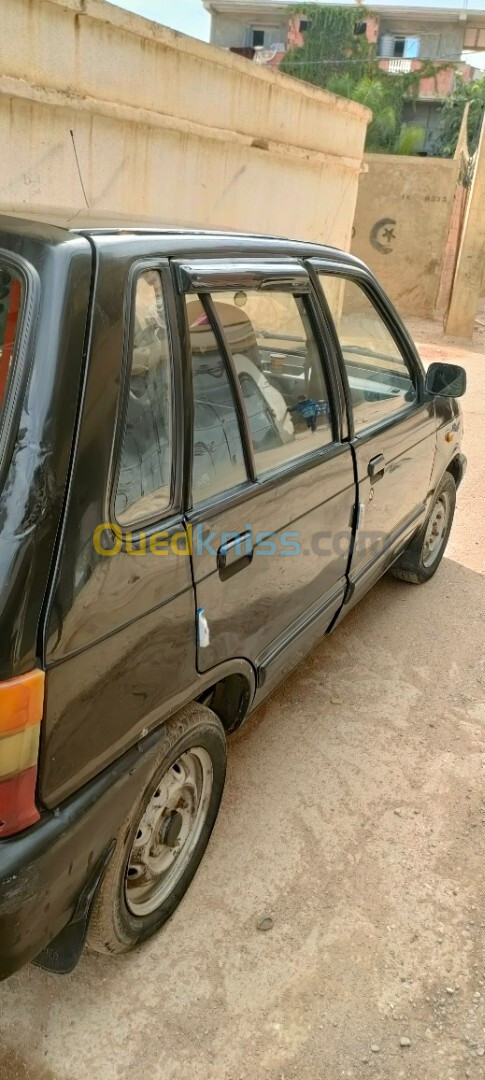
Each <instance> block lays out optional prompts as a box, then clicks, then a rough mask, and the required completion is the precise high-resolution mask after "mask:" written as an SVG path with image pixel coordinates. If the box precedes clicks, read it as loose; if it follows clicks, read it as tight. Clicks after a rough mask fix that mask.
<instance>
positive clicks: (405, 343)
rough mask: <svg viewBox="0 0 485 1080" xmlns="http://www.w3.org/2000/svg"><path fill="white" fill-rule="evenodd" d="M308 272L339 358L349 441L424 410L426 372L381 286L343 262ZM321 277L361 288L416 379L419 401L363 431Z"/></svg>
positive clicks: (315, 264)
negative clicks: (358, 424) (358, 427)
mask: <svg viewBox="0 0 485 1080" xmlns="http://www.w3.org/2000/svg"><path fill="white" fill-rule="evenodd" d="M308 268H309V271H310V275H311V278H312V281H313V284H314V287H315V289H316V290H317V291H318V295H319V298H320V302H321V305H322V308H323V312H324V317H325V322H326V325H327V327H328V329H329V332H330V334H331V336H332V340H333V342H334V345H335V349H336V355H337V359H338V364H339V369H340V377H341V380H342V384H343V387H344V393H345V400H346V403H347V416H348V425H349V431H350V437H351V439H352V440H354V439H355V440H359V441H360V442H364V441H366V440H367V439H368V438H372V436H373V435H374V434H376V433H378V432H380V431H381V430H385V429H386V428H388V427H391V426H392V425H393V424H395V423H398V422H399V421H400V420H403V419H406V418H407V417H408V416H410V415H412V413H414V412H416V411H417V410H418V409H420V408H421V406H422V405H423V402H424V401H425V373H424V368H423V365H422V363H421V360H420V358H419V354H418V352H417V349H416V346H415V344H414V342H413V340H412V338H411V336H410V335H409V333H408V331H407V330H406V327H405V326H404V324H403V322H402V320H401V319H400V317H399V315H398V313H397V311H396V309H395V308H394V307H393V305H392V303H391V301H390V300H389V297H388V296H387V295H386V293H385V292H384V291H383V289H381V287H380V285H379V282H378V281H377V279H376V278H374V277H373V275H372V274H371V273H370V272H369V271H368V270H367V268H366V267H364V266H362V267H361V266H352V265H349V264H348V263H344V262H338V261H336V262H330V261H329V260H325V259H312V260H311V261H309V262H308ZM321 275H327V276H328V277H341V278H345V280H347V281H353V282H354V283H355V284H356V285H357V286H358V287H360V288H361V289H362V291H363V292H364V293H365V295H366V296H367V298H368V299H369V301H370V303H371V304H372V305H373V307H374V308H375V309H376V311H377V313H378V314H379V315H380V317H381V319H382V321H383V322H384V325H385V326H386V328H387V330H388V331H389V333H390V334H391V337H392V338H393V340H394V341H395V343H396V346H397V348H398V349H399V352H400V354H401V356H402V359H403V361H404V362H405V364H406V366H407V367H408V370H409V371H410V376H411V377H413V376H414V379H413V381H414V385H415V389H416V398H415V400H414V401H412V402H409V404H405V405H404V407H403V408H401V409H398V410H396V411H395V412H393V413H391V414H389V415H388V416H385V417H383V418H382V419H381V420H377V421H376V422H375V423H373V424H369V425H368V426H367V427H365V428H362V430H361V431H356V430H355V424H354V410H353V403H352V395H351V389H350V384H349V379H348V374H347V367H346V363H345V359H344V355H343V352H342V346H341V344H340V338H339V335H338V331H337V327H336V326H335V322H334V319H333V316H332V313H331V311H330V307H329V305H328V301H327V298H326V295H325V292H324V289H323V286H322V283H321V281H320V276H321Z"/></svg>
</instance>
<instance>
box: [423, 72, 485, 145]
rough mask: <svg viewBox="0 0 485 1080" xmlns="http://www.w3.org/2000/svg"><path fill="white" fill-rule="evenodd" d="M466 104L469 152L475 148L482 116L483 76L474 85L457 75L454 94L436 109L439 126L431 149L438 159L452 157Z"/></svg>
mask: <svg viewBox="0 0 485 1080" xmlns="http://www.w3.org/2000/svg"><path fill="white" fill-rule="evenodd" d="M467 102H470V111H469V113H468V149H469V150H470V153H473V152H474V150H476V148H477V145H478V139H479V137H480V129H481V126H482V120H483V116H484V114H485V76H484V77H483V78H481V79H477V81H476V82H471V83H466V82H465V81H464V80H463V79H462V77H461V75H457V79H456V86H455V91H454V93H453V94H452V95H451V97H449V98H448V99H447V100H446V101H445V103H444V104H443V105H442V107H441V110H440V123H439V127H438V131H437V135H436V140H435V143H434V146H433V150H434V153H435V154H437V156H438V157H453V155H454V153H455V150H456V144H457V141H458V135H459V134H460V127H461V122H462V120H463V113H464V111H465V106H466V104H467Z"/></svg>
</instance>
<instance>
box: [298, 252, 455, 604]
mask: <svg viewBox="0 0 485 1080" xmlns="http://www.w3.org/2000/svg"><path fill="white" fill-rule="evenodd" d="M313 266H314V270H315V271H316V273H317V275H318V280H319V283H320V287H321V289H322V290H323V293H324V295H325V299H326V302H327V304H328V312H329V317H330V318H331V320H332V323H333V328H334V333H335V337H336V340H337V342H338V346H339V352H340V362H341V370H342V376H343V379H344V383H345V387H346V393H347V401H348V409H349V425H350V430H351V436H352V439H351V441H352V447H353V450H354V453H355V461H356V468H357V477H358V486H359V490H358V504H359V513H358V517H357V524H358V531H357V535H356V540H355V547H354V551H353V556H352V562H351V567H350V589H349V594H348V597H347V599H348V602H349V603H354V602H355V601H357V600H358V599H359V597H360V596H361V595H363V593H364V592H366V590H367V589H368V588H369V586H370V585H371V584H372V583H373V581H375V580H377V578H378V577H379V576H380V575H381V574H382V573H384V571H385V569H386V568H387V566H389V565H390V564H391V563H392V562H393V561H394V560H395V558H396V556H397V554H398V553H399V552H400V551H401V550H402V549H403V548H404V547H405V546H406V543H407V542H408V541H409V539H410V538H411V537H412V535H413V533H414V532H416V529H417V528H418V527H419V525H420V523H421V522H422V521H423V519H424V517H425V514H426V505H427V500H428V497H429V488H430V482H431V472H432V466H433V460H434V455H435V447H436V431H435V427H436V424H435V417H434V407H433V403H432V402H431V403H430V402H429V400H426V395H425V391H424V372H423V369H422V366H421V363H420V361H419V357H418V355H417V352H416V349H415V347H414V345H413V342H412V341H411V339H410V338H409V336H408V334H407V332H406V331H405V329H404V327H403V325H402V323H401V321H400V320H399V318H398V316H397V315H396V313H395V312H394V310H393V308H392V306H391V305H390V303H389V301H387V298H386V297H385V296H384V294H383V293H382V291H381V290H380V289H379V287H378V285H377V282H376V281H375V280H374V279H373V278H372V276H371V275H370V274H369V273H367V272H366V271H365V270H364V269H363V268H362V269H361V268H357V267H349V266H348V265H342V266H338V265H335V264H332V265H329V264H325V263H324V262H317V261H315V262H314V263H313Z"/></svg>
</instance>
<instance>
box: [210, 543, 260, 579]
mask: <svg viewBox="0 0 485 1080" xmlns="http://www.w3.org/2000/svg"><path fill="white" fill-rule="evenodd" d="M252 559H253V538H252V535H251V533H250V532H246V533H241V534H240V535H239V536H234V537H232V539H231V540H225V541H224V543H223V544H221V546H220V548H219V551H218V552H217V569H218V571H219V576H220V577H221V578H222V580H223V581H224V580H225V579H226V578H228V577H232V575H233V574H237V573H238V572H239V570H243V569H244V567H245V566H249V564H250V562H252Z"/></svg>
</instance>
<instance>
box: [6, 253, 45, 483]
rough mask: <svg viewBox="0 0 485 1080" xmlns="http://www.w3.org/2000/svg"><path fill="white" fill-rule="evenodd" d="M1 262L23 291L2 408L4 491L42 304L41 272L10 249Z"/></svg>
mask: <svg viewBox="0 0 485 1080" xmlns="http://www.w3.org/2000/svg"><path fill="white" fill-rule="evenodd" d="M0 261H1V262H2V263H4V264H6V265H7V266H8V267H10V268H11V270H12V273H14V274H16V275H17V277H18V278H19V279H20V282H21V287H22V290H23V296H22V302H21V309H20V318H19V322H18V326H17V327H16V335H15V345H14V349H13V352H12V363H11V368H10V370H9V373H8V376H7V381H6V384H5V389H4V394H3V401H2V404H1V405H0V490H1V489H2V488H3V485H4V482H5V478H6V475H7V472H8V470H9V468H10V462H11V457H12V453H13V448H14V445H15V440H16V438H17V432H18V425H19V421H20V414H21V409H22V402H23V398H24V393H25V388H26V386H27V382H28V378H29V375H30V370H31V366H32V358H33V354H34V345H35V341H34V337H35V334H34V328H35V324H36V321H37V314H38V310H39V303H40V293H41V286H40V278H39V274H38V272H37V270H36V269H35V268H34V267H33V266H32V265H31V263H29V262H27V260H26V259H23V258H22V257H21V256H19V255H17V254H16V252H13V251H10V249H8V248H1V249H0Z"/></svg>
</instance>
